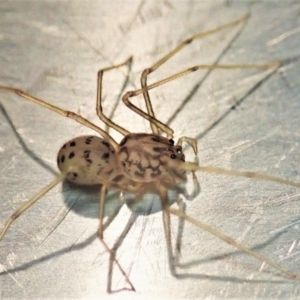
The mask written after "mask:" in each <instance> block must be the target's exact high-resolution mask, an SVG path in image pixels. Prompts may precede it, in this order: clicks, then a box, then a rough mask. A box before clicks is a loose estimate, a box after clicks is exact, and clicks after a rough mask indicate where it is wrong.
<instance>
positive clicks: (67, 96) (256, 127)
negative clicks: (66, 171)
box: [0, 0, 300, 299]
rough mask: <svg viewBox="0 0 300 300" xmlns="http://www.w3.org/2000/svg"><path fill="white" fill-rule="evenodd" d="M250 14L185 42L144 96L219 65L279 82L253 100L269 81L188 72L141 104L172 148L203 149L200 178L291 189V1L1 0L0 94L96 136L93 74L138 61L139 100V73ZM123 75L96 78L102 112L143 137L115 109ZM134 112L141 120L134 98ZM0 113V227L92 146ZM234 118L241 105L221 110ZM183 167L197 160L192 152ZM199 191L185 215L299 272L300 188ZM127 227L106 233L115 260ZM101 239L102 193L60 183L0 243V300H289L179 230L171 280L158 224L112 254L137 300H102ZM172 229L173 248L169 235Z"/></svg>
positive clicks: (295, 37)
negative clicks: (236, 174) (251, 175)
mask: <svg viewBox="0 0 300 300" xmlns="http://www.w3.org/2000/svg"><path fill="white" fill-rule="evenodd" d="M246 12H251V14H252V16H251V19H250V20H249V21H248V22H247V24H246V25H245V26H244V28H242V27H241V26H240V27H236V28H234V29H230V30H227V31H224V32H222V33H219V34H216V35H214V36H211V37H209V38H207V39H204V40H201V41H195V42H194V43H193V44H192V45H190V46H189V47H188V48H187V49H185V50H183V51H182V52H181V53H180V54H179V55H178V56H176V58H174V59H173V60H172V61H170V62H168V63H167V64H165V65H164V66H163V67H162V68H161V71H160V72H157V73H156V74H153V75H151V76H150V79H149V83H151V82H154V81H155V80H159V79H162V78H165V77H166V76H169V75H171V74H173V73H175V72H177V71H180V70H182V69H185V68H188V67H192V66H194V65H197V64H201V63H205V64H208V63H213V62H214V61H215V60H216V59H217V58H220V61H221V62H223V63H225V62H226V63H232V64H233V63H265V62H269V61H272V60H275V59H282V60H283V61H284V64H283V66H282V67H281V68H280V70H279V71H278V72H276V73H275V74H273V75H272V76H271V77H270V78H269V79H268V80H266V81H265V82H263V84H262V85H260V86H258V87H256V88H255V89H253V87H255V86H256V84H257V82H259V81H260V80H261V79H262V78H264V77H265V73H263V72H261V71H245V70H237V71H231V72H228V71H214V72H211V73H210V74H209V75H208V76H206V77H205V72H200V71H199V72H196V73H193V74H191V75H188V76H186V77H185V78H182V79H179V80H177V81H175V82H173V83H170V84H168V85H165V86H163V87H161V88H158V89H157V90H155V91H152V92H151V94H150V95H151V97H152V101H153V105H154V109H155V112H156V115H157V117H158V118H159V119H160V120H162V121H164V122H168V124H169V125H170V126H172V128H173V129H174V130H175V138H176V139H177V138H178V137H180V136H182V135H187V136H190V137H196V138H197V139H198V144H199V160H200V163H201V164H210V165H215V166H220V167H226V168H233V169H246V170H251V171H261V172H264V173H269V174H274V175H278V176H282V177H284V178H288V179H291V180H295V181H300V176H299V173H298V165H299V164H298V161H299V154H300V151H299V125H300V124H299V123H300V119H299V114H300V101H299V74H298V70H299V61H298V56H299V54H300V53H299V51H300V50H299V49H300V48H299V32H300V29H299V28H300V21H299V20H300V19H299V14H300V4H299V2H298V1H264V2H263V3H259V2H253V1H243V2H242V1H203V2H202V1H185V2H183V1H126V2H124V3H123V1H122V2H121V1H98V0H97V1H1V2H0V83H1V84H5V85H11V86H14V87H18V88H22V89H24V90H26V91H28V92H30V93H32V94H34V95H36V96H39V97H41V98H42V99H45V100H47V101H49V102H50V103H52V104H54V105H58V106H60V107H62V108H65V109H68V110H72V111H75V112H79V113H80V114H82V115H83V116H84V117H87V118H89V119H90V120H91V121H94V122H96V123H97V124H101V122H99V121H98V119H97V116H96V115H95V96H96V72H97V71H98V69H100V68H103V67H106V66H109V65H111V64H112V63H119V62H121V61H123V60H124V59H126V58H127V57H129V55H134V65H133V72H132V75H131V77H130V79H131V82H132V83H134V85H135V86H130V85H129V86H128V87H127V88H126V90H130V89H134V88H135V87H138V86H139V76H140V74H141V72H142V70H143V69H144V68H146V67H149V66H151V64H153V63H154V62H156V61H157V60H158V59H159V58H160V57H161V56H162V55H164V54H165V53H167V52H168V51H170V50H171V49H172V48H174V47H175V46H176V45H177V44H178V43H179V42H180V41H182V40H184V39H185V38H188V37H189V36H191V35H192V34H196V33H198V32H201V31H203V30H205V29H211V28H214V27H215V26H218V25H221V24H224V23H227V22H230V21H232V20H234V19H236V18H238V17H240V16H242V15H243V14H244V13H246ZM125 73H126V72H125V71H124V70H119V71H114V72H111V73H109V74H105V80H104V96H105V103H104V109H105V111H106V112H108V113H110V112H111V111H112V109H113V107H114V105H115V104H117V109H116V111H115V113H114V116H113V119H114V120H115V121H116V122H117V123H118V124H121V125H122V126H124V127H126V128H127V129H129V130H131V131H135V132H145V131H147V132H150V131H149V130H150V129H149V125H148V123H147V122H146V121H145V120H143V119H141V118H140V117H139V116H137V115H135V114H134V113H132V112H131V111H129V110H128V109H127V108H126V107H125V106H124V105H123V104H122V103H120V102H119V99H120V96H119V93H120V87H121V86H122V82H123V80H124V74H125ZM252 90H253V91H252ZM245 95H246V96H245ZM134 101H135V103H137V105H138V106H139V107H142V108H143V101H142V97H139V98H137V99H134ZM0 103H1V104H2V105H3V107H5V110H6V111H7V114H8V115H9V118H10V120H11V122H13V124H14V126H15V128H16V130H14V129H13V128H12V127H11V126H10V125H9V121H8V119H7V118H6V117H5V115H4V113H3V111H0V124H1V126H0V135H1V139H0V179H1V180H0V184H1V189H0V226H2V224H3V222H4V221H5V220H6V219H7V218H8V217H9V216H10V214H11V213H12V212H13V211H14V210H15V209H16V208H18V207H19V206H21V205H22V203H23V202H24V201H26V199H28V198H30V197H31V196H33V195H34V194H35V193H36V192H37V191H39V189H41V188H42V187H43V186H44V185H45V184H47V183H48V182H50V181H51V179H52V178H54V175H53V173H52V172H51V171H50V169H53V170H56V163H55V161H56V153H57V151H58V149H59V148H60V147H61V145H62V144H63V143H64V142H65V141H67V140H69V139H71V138H73V137H75V136H77V135H81V134H86V133H90V131H89V130H87V129H86V128H84V127H82V126H80V125H78V124H76V123H75V122H74V121H72V120H67V119H65V118H63V117H60V116H58V115H56V114H54V113H51V112H49V111H47V110H45V109H43V108H40V107H38V106H36V105H33V104H31V103H28V102H27V101H26V100H24V99H21V98H19V97H17V96H16V95H13V94H8V93H5V92H1V95H0ZM235 103H239V105H237V106H236V107H235V109H230V108H231V107H233V106H234V105H235ZM227 111H229V113H228V114H227ZM223 115H225V117H224V118H222V116H223ZM219 119H220V122H217V125H216V126H214V127H213V128H212V129H209V128H210V126H211V124H213V123H214V122H216V121H218V120H219ZM208 129H209V130H208ZM16 132H18V134H19V135H20V137H21V138H22V140H23V142H24V143H26V145H27V146H28V148H29V150H25V148H24V147H22V145H21V144H20V142H19V140H18V138H17V136H16ZM112 134H113V136H114V137H115V138H116V139H117V140H120V138H121V137H120V136H119V135H117V134H115V133H114V132H112ZM34 155H36V157H38V158H39V159H40V161H42V162H43V163H44V164H45V165H47V166H49V167H46V166H45V165H43V164H42V163H41V162H40V163H38V162H37V161H36V160H34V159H33V158H32V157H33V156H34ZM186 156H187V157H188V158H189V159H190V160H192V159H193V155H192V152H191V151H190V149H187V151H186ZM197 176H198V178H199V181H200V183H201V187H202V191H201V194H200V195H199V196H197V197H196V198H195V199H194V200H193V201H190V202H188V203H187V205H188V214H190V215H192V216H195V217H196V218H198V219H201V220H203V221H205V222H207V223H208V224H211V225H212V226H214V227H215V228H218V229H220V230H222V231H223V232H224V233H226V234H228V235H230V236H232V237H234V238H235V239H237V240H238V241H239V242H242V243H244V244H246V245H249V246H252V247H254V249H256V250H257V251H258V252H260V253H263V254H265V255H267V256H268V257H270V258H272V259H273V260H275V261H277V262H280V263H281V264H283V265H284V266H286V267H287V268H289V269H291V270H293V271H295V272H298V273H300V268H299V250H300V249H299V246H298V240H299V237H298V232H299V189H296V188H292V187H288V186H282V185H279V184H272V183H266V182H261V181H253V180H246V179H237V178H231V177H227V176H215V175H208V174H200V173H199V174H197ZM117 201H118V199H113V201H111V202H112V203H114V202H117ZM129 215H130V211H129V209H128V208H127V206H126V205H124V206H123V207H122V209H121V211H120V214H119V215H118V216H117V217H116V219H115V220H114V221H113V223H112V224H111V226H110V227H109V229H108V230H107V231H106V232H105V238H106V240H107V242H108V243H109V244H110V245H111V244H112V243H113V241H114V240H115V239H116V238H117V237H118V235H119V233H120V232H121V230H122V229H123V228H124V225H125V223H126V221H127V219H128V216H129ZM97 224H98V221H97V191H92V192H91V191H89V192H87V191H85V192H83V191H80V190H78V189H75V190H73V189H70V187H69V186H68V185H65V184H64V185H59V186H58V187H57V188H55V189H53V190H52V191H51V192H50V193H48V194H47V195H46V196H45V197H43V199H41V200H40V201H39V202H38V203H37V204H36V205H35V206H34V207H32V208H31V209H30V210H29V211H28V212H26V213H25V214H24V215H22V216H21V217H20V218H19V219H18V220H17V221H16V222H15V223H14V224H13V226H12V228H11V230H10V231H9V232H8V234H7V236H6V237H5V239H4V240H3V241H2V242H1V244H0V263H1V265H0V266H1V269H2V271H1V273H0V298H1V299H8V298H10V299H11V298H16V299H18V298H19V299H20V298H23V299H24V298H27V299H29V298H30V299H32V298H56V299H59V298H65V299H66V298H85V299H87V298H99V297H102V298H120V299H123V298H124V299H125V298H127V299H128V297H131V298H149V299H150V298H151V299H153V298H156V299H172V298H177V299H183V298H184V299H188V298H189V299H197V298H198V299H199V298H209V299H216V298H234V297H235V298H247V297H248V298H252V299H253V298H267V297H268V298H272V299H282V298H294V299H295V298H296V297H297V295H299V289H300V285H299V283H295V282H291V281H288V280H285V279H283V278H281V277H277V276H274V274H276V271H275V272H273V271H272V272H268V271H265V272H262V273H260V272H259V269H260V266H261V263H260V262H258V261H255V260H254V259H252V258H249V256H247V255H246V254H243V253H240V252H239V251H236V250H235V249H233V248H232V247H230V246H229V245H226V244H225V243H223V242H221V241H218V240H217V239H215V238H214V237H211V236H209V235H207V234H205V233H203V232H202V231H201V230H199V229H197V228H195V227H193V226H191V225H189V224H186V226H185V229H184V237H183V241H182V257H181V262H182V263H183V264H184V265H185V266H186V267H187V268H185V269H179V270H178V272H179V273H180V274H182V276H181V278H178V279H176V278H173V277H172V276H171V275H170V272H169V269H168V264H167V253H166V247H165V242H164V238H163V227H162V221H161V212H158V213H156V214H153V215H151V216H146V217H139V218H138V221H137V222H136V224H135V226H134V228H133V229H132V231H131V232H130V233H129V234H128V236H127V237H126V239H125V242H124V245H123V246H122V247H121V248H120V249H119V252H118V254H119V257H120V262H121V264H122V265H123V266H124V269H125V270H126V272H127V273H128V274H129V276H130V278H131V280H132V282H133V284H134V285H135V287H136V289H137V292H136V293H132V292H130V293H129V292H120V293H116V294H113V295H107V294H106V283H107V259H108V255H107V254H106V253H105V252H104V250H103V248H102V246H101V245H100V243H99V241H98V240H97V239H96V237H95V231H96V228H97ZM0 228H1V227H0ZM172 228H173V230H172V234H173V236H175V235H176V229H177V227H176V222H175V220H174V222H173V227H172ZM264 270H266V269H264ZM267 270H269V271H271V270H270V269H267ZM8 271H9V272H8ZM115 274H116V277H115V278H114V281H113V288H116V289H119V288H122V287H124V286H125V284H124V281H123V279H122V277H121V276H120V275H119V274H118V272H117V271H116V272H115Z"/></svg>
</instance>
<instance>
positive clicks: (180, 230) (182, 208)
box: [174, 197, 186, 265]
mask: <svg viewBox="0 0 300 300" xmlns="http://www.w3.org/2000/svg"><path fill="white" fill-rule="evenodd" d="M176 202H177V205H178V211H180V212H181V213H182V214H185V212H186V204H185V203H184V201H183V200H182V199H181V198H180V197H178V199H177V201H176ZM184 221H185V220H184V218H181V217H178V231H177V238H176V247H175V255H174V260H175V263H176V265H178V264H179V256H180V255H181V240H182V234H183V229H184Z"/></svg>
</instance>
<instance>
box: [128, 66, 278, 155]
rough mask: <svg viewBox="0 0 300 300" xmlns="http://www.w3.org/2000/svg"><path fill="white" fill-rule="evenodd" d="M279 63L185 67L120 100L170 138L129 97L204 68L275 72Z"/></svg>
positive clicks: (169, 134) (163, 127)
mask: <svg viewBox="0 0 300 300" xmlns="http://www.w3.org/2000/svg"><path fill="white" fill-rule="evenodd" d="M280 65H281V62H280V61H273V62H271V63H267V64H237V65H198V66H194V67H192V68H189V69H186V70H184V71H181V72H179V73H176V74H174V75H172V76H170V77H168V78H166V79H163V80H160V81H157V82H155V83H153V84H151V85H148V86H146V87H145V88H142V89H138V90H135V91H129V92H127V93H126V94H125V95H123V97H122V101H123V102H124V103H125V105H127V106H128V107H129V108H130V109H132V110H133V111H134V112H136V113H137V114H139V115H140V116H142V117H143V118H145V119H146V120H148V121H150V122H151V123H153V124H154V125H156V126H157V127H158V128H159V129H161V130H162V131H163V132H165V133H166V134H167V138H168V139H172V138H173V134H174V131H173V130H172V129H171V128H170V127H169V126H167V125H166V124H164V123H162V122H160V121H159V120H158V119H156V118H155V117H152V116H151V115H149V114H147V113H145V112H144V111H142V110H141V109H139V108H138V107H137V106H135V105H134V104H132V103H131V102H130V101H129V98H131V97H135V96H138V95H140V94H143V93H144V92H145V91H149V90H151V89H154V88H156V87H158V86H160V85H163V84H165V83H167V82H170V81H173V80H175V79H177V78H180V77H182V76H185V75H188V74H190V73H193V72H195V71H198V70H204V69H206V70H214V69H223V70H229V69H273V71H274V72H275V71H276V70H277V69H278V67H279V66H280ZM194 151H195V149H194Z"/></svg>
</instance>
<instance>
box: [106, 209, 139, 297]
mask: <svg viewBox="0 0 300 300" xmlns="http://www.w3.org/2000/svg"><path fill="white" fill-rule="evenodd" d="M137 217H138V215H137V214H136V213H135V212H132V213H131V215H130V218H129V220H128V221H127V224H126V226H125V228H124V229H123V231H122V233H121V235H120V236H119V238H118V239H117V240H116V242H115V244H114V245H113V247H112V248H111V249H110V250H109V253H110V257H109V267H108V279H107V292H108V293H111V292H112V290H111V286H112V275H113V264H114V263H117V262H118V261H117V259H116V254H117V251H118V249H119V248H120V247H121V245H122V243H123V241H124V239H125V237H126V236H127V234H128V232H129V231H130V229H131V227H132V226H133V224H134V223H135V221H136V219H137ZM118 266H119V265H118ZM119 269H120V266H119ZM120 270H121V272H122V274H123V276H124V277H125V279H126V281H127V283H128V284H129V285H130V288H131V290H132V291H135V288H134V286H133V285H132V283H131V282H130V280H129V279H128V276H127V275H126V273H125V272H124V271H122V269H120Z"/></svg>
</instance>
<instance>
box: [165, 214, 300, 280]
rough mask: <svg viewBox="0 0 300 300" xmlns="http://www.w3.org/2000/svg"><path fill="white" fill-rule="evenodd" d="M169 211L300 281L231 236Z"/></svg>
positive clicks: (294, 275) (295, 275)
mask: <svg viewBox="0 0 300 300" xmlns="http://www.w3.org/2000/svg"><path fill="white" fill-rule="evenodd" d="M168 210H169V212H170V213H171V214H173V215H175V216H177V217H181V218H183V219H185V220H186V221H188V222H190V223H191V224H194V225H195V226H197V227H199V228H201V229H203V230H204V231H206V232H209V233H210V234H212V235H214V236H215V237H217V238H219V239H221V240H223V241H224V242H226V243H228V244H230V245H232V246H233V247H235V248H237V249H239V250H241V251H243V252H246V253H247V254H249V255H251V256H253V257H255V258H256V259H258V260H260V261H262V262H264V263H266V264H268V265H269V266H271V267H273V268H275V269H277V270H279V271H281V272H283V273H284V274H286V275H287V276H288V277H289V278H290V279H292V280H296V281H300V276H299V275H297V274H295V273H293V272H291V271H289V270H288V269H286V268H284V267H283V266H281V265H278V264H277V263H276V262H274V261H272V260H270V259H269V258H267V257H266V256H264V255H261V254H259V253H257V252H255V251H253V250H251V249H250V248H248V247H246V246H244V245H242V244H239V243H237V242H236V241H235V240H234V239H232V238H231V237H229V236H227V235H225V234H223V233H222V232H220V231H218V230H216V229H214V228H212V227H210V226H208V225H207V224H205V223H203V222H200V221H198V220H197V219H194V218H192V217H190V216H188V215H186V214H185V212H184V211H179V210H177V209H174V208H168Z"/></svg>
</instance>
